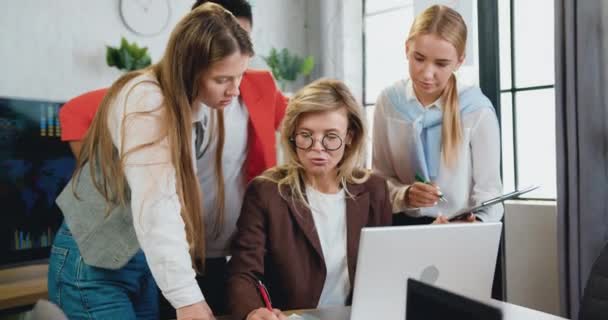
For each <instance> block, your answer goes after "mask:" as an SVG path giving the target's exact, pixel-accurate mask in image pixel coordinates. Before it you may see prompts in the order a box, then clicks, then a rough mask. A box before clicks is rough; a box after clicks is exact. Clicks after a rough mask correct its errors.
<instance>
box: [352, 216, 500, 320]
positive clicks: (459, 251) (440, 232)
mask: <svg viewBox="0 0 608 320" xmlns="http://www.w3.org/2000/svg"><path fill="white" fill-rule="evenodd" d="M501 230H502V223H500V222H493V223H452V224H445V225H422V226H403V227H377V228H363V230H362V232H361V239H360V241H359V254H358V258H357V273H356V276H355V283H354V293H353V305H352V314H351V320H368V319H375V318H376V317H378V315H382V318H383V319H387V320H393V319H395V320H403V319H405V310H406V306H405V296H406V293H407V292H406V287H407V285H406V283H407V279H408V278H414V279H418V280H421V281H424V282H427V283H430V284H433V285H436V286H438V287H441V288H444V289H447V290H450V291H453V292H455V293H459V294H462V295H464V296H466V297H471V298H476V299H480V300H487V299H489V298H490V296H491V291H492V280H493V278H494V269H495V265H496V257H497V254H498V245H499V242H500V234H501Z"/></svg>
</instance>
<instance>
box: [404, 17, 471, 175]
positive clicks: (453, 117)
mask: <svg viewBox="0 0 608 320" xmlns="http://www.w3.org/2000/svg"><path fill="white" fill-rule="evenodd" d="M428 34H432V35H436V36H438V37H439V38H441V39H443V40H445V41H447V42H449V43H451V44H452V45H453V46H454V48H456V52H457V53H458V57H459V58H460V57H462V56H464V53H465V47H466V42H467V26H466V24H465V23H464V20H463V19H462V16H460V14H459V13H458V12H456V11H455V10H454V9H451V8H449V7H446V6H442V5H434V6H431V7H429V8H427V9H426V10H424V11H423V12H422V13H420V14H419V15H418V16H417V17H416V19H415V20H414V24H413V25H412V28H411V29H410V33H409V35H408V37H407V42H409V41H411V40H412V39H414V38H415V37H417V36H419V35H428ZM441 100H442V102H443V104H444V108H443V120H442V129H441V141H442V146H441V148H442V150H443V160H444V161H445V163H446V164H448V165H451V164H452V163H453V162H454V161H455V159H456V158H457V157H458V146H459V145H460V143H461V141H462V123H461V121H460V106H459V103H458V88H457V86H456V77H455V76H454V74H452V75H451V76H450V79H449V80H448V84H447V86H446V88H445V89H444V90H443V93H442V95H441Z"/></svg>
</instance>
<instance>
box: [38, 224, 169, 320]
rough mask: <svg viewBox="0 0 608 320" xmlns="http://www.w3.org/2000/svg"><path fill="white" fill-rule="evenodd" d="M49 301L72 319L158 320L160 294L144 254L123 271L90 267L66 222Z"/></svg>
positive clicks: (55, 251)
mask: <svg viewBox="0 0 608 320" xmlns="http://www.w3.org/2000/svg"><path fill="white" fill-rule="evenodd" d="M48 287H49V300H50V301H52V302H53V303H55V304H57V305H58V306H59V307H60V308H61V309H62V310H63V312H65V314H66V315H67V316H68V317H69V318H70V319H158V317H159V311H158V291H157V288H156V283H155V282H154V278H153V277H152V274H151V273H150V269H149V268H148V264H147V262H146V257H145V256H144V253H143V251H141V250H140V251H139V252H138V253H136V254H135V255H134V256H133V258H131V260H130V261H129V262H128V263H127V264H126V265H125V266H124V267H122V268H121V269H118V270H110V269H104V268H97V267H93V266H89V265H87V264H86V263H85V262H84V260H83V259H82V256H81V255H80V250H78V246H77V245H76V241H74V238H73V237H72V234H71V233H70V230H69V229H68V228H67V226H66V224H65V222H64V223H63V224H62V225H61V227H60V228H59V231H58V232H57V236H56V237H55V241H54V243H53V246H52V248H51V257H50V260H49V274H48Z"/></svg>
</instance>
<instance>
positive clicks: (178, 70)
mask: <svg viewBox="0 0 608 320" xmlns="http://www.w3.org/2000/svg"><path fill="white" fill-rule="evenodd" d="M235 52H240V53H241V54H244V55H249V56H252V55H253V46H252V44H251V41H250V39H249V36H248V34H247V33H246V32H245V30H243V29H242V28H241V27H240V26H239V25H238V23H237V21H236V19H235V18H234V17H233V16H232V14H230V13H229V12H228V11H226V10H224V9H223V8H222V7H221V6H219V5H216V4H211V3H209V4H205V5H202V6H200V7H198V8H196V9H194V10H192V11H191V12H190V13H189V14H188V15H186V16H185V17H184V18H182V20H181V21H179V22H178V23H177V25H176V27H175V28H174V30H173V32H172V33H171V36H170V38H169V42H168V44H167V47H166V49H165V54H164V56H163V57H162V59H161V60H160V61H159V62H158V63H157V64H154V65H152V66H150V67H148V68H146V69H145V70H140V71H134V72H130V73H127V74H125V75H123V76H122V77H120V78H119V79H118V80H117V81H116V82H114V84H112V86H111V87H110V89H109V90H108V93H107V94H106V96H105V98H104V99H103V101H102V103H101V105H100V106H99V109H98V111H97V114H96V116H95V119H94V120H93V123H92V125H91V127H90V128H89V131H88V133H87V135H86V137H85V138H84V141H83V147H82V149H81V152H80V155H79V157H78V163H77V167H76V170H75V172H74V177H77V176H78V175H79V174H80V172H81V170H82V168H83V166H84V165H85V164H86V163H87V162H88V163H89V164H90V172H91V176H92V179H93V183H94V184H95V187H96V188H97V189H98V190H99V192H100V193H101V194H102V195H103V196H104V198H105V199H106V201H107V203H108V205H109V207H112V206H118V205H121V206H125V205H127V204H128V202H129V189H128V185H127V182H126V179H125V173H124V168H125V159H126V158H127V156H128V155H129V154H131V153H133V152H135V151H138V150H141V149H143V148H147V147H150V146H152V145H155V144H158V143H160V142H161V140H165V139H166V141H167V142H168V144H169V146H170V153H171V164H172V165H173V167H174V168H175V178H176V191H177V195H178V197H179V201H180V204H181V216H182V218H183V220H184V223H185V229H186V235H187V241H188V244H189V247H190V255H191V257H192V259H193V261H194V259H195V258H196V257H199V258H201V260H202V261H204V257H205V237H204V232H205V226H204V222H203V221H204V220H203V219H202V205H201V201H202V200H201V192H200V186H199V183H198V179H197V176H196V174H195V171H194V165H193V154H192V149H191V148H192V110H193V102H194V101H195V99H196V98H197V97H198V95H199V86H200V85H199V84H200V82H201V77H202V75H203V73H204V72H205V71H206V70H208V69H209V68H210V67H211V66H212V65H213V64H214V63H216V62H218V61H220V60H222V59H224V58H225V57H227V56H230V55H231V54H233V53H235ZM144 73H151V74H152V75H153V76H154V78H156V80H157V81H158V83H156V82H152V81H142V82H139V83H137V84H135V85H134V86H133V87H135V86H137V85H141V84H143V83H152V84H153V85H156V86H158V87H159V89H160V91H161V92H162V95H163V103H162V105H161V106H160V107H159V109H161V110H162V121H163V128H162V130H161V132H160V133H159V135H158V138H157V139H155V140H154V141H151V142H148V143H145V144H142V145H138V146H136V147H133V148H131V149H129V150H117V149H116V147H115V146H114V145H113V143H112V139H111V136H110V132H109V130H108V115H109V113H110V110H111V109H112V108H118V107H123V106H117V105H115V103H116V101H118V99H116V97H117V95H118V94H119V92H121V91H122V90H123V89H125V85H126V84H127V83H128V82H129V81H131V80H132V79H134V78H135V77H138V76H140V75H142V74H144ZM128 94H129V93H128V92H127V94H126V96H128ZM153 111H158V110H153ZM153 111H150V112H153ZM150 112H139V113H135V114H130V115H128V116H126V117H132V116H140V115H141V114H142V113H150ZM125 121H126V118H125ZM125 121H123V127H122V128H121V136H120V139H121V141H124V139H125V135H124V133H125V123H124V122H125ZM221 141H223V137H222V138H221ZM122 145H123V146H124V144H122ZM219 151H220V152H221V149H219ZM77 180H78V179H74V181H77Z"/></svg>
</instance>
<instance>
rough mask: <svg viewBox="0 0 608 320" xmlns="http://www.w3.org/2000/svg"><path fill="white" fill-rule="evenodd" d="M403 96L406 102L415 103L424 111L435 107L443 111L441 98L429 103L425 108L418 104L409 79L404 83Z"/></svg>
mask: <svg viewBox="0 0 608 320" xmlns="http://www.w3.org/2000/svg"><path fill="white" fill-rule="evenodd" d="M405 96H406V97H407V101H416V102H418V103H419V104H420V105H421V106H422V107H424V108H425V109H429V108H433V107H437V108H439V109H440V110H441V109H443V103H442V101H441V97H439V98H438V99H437V100H435V101H433V103H431V104H429V105H427V106H425V105H422V102H420V100H418V98H417V97H416V93H415V92H414V84H413V82H412V80H411V79H407V81H406V83H405Z"/></svg>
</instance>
